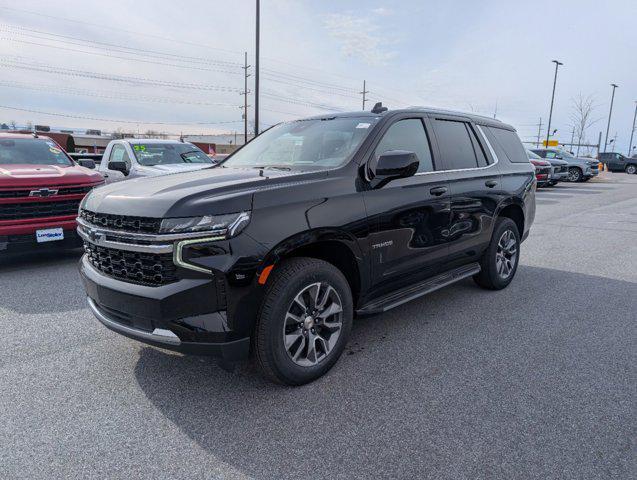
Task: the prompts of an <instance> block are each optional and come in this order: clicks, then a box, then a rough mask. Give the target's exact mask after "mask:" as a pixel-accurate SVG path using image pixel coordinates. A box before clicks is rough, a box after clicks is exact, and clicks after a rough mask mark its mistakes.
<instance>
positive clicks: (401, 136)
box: [374, 118, 434, 172]
mask: <svg viewBox="0 0 637 480" xmlns="http://www.w3.org/2000/svg"><path fill="white" fill-rule="evenodd" d="M391 150H406V151H408V152H414V153H415V154H416V155H417V156H418V160H419V162H420V163H419V165H418V172H432V171H433V170H434V167H433V162H432V159H431V149H430V148H429V139H428V138H427V133H426V132H425V126H424V125H423V123H422V120H420V119H418V118H409V119H406V120H399V121H398V122H396V123H394V124H393V125H392V126H391V127H389V129H388V130H387V132H385V135H384V136H383V138H382V139H381V141H380V142H379V143H378V146H377V147H376V150H375V151H374V155H375V156H376V158H378V157H379V156H380V155H381V154H383V153H385V152H389V151H391Z"/></svg>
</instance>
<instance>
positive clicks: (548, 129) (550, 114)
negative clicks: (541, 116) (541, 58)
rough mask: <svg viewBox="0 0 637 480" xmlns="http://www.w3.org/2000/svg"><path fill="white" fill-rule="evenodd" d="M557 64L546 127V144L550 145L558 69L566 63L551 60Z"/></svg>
mask: <svg viewBox="0 0 637 480" xmlns="http://www.w3.org/2000/svg"><path fill="white" fill-rule="evenodd" d="M551 62H553V63H554V64H555V77H554V78H553V94H552V95H551V110H550V111H549V124H548V127H547V129H546V146H547V147H548V146H549V137H550V134H551V118H552V117H553V101H554V100H555V85H557V69H558V68H559V67H560V65H564V64H563V63H562V62H560V61H559V60H551Z"/></svg>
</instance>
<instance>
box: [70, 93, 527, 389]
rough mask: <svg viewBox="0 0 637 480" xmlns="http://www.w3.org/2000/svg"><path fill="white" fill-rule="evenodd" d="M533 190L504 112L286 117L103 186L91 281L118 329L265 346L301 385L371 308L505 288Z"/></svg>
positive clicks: (272, 367) (88, 226)
mask: <svg viewBox="0 0 637 480" xmlns="http://www.w3.org/2000/svg"><path fill="white" fill-rule="evenodd" d="M535 188H536V181H535V176H534V170H533V167H532V165H531V164H530V163H529V160H528V158H527V156H526V152H525V151H524V147H523V146H522V144H521V143H520V140H519V138H518V136H517V134H516V132H515V130H514V129H513V128H512V127H510V126H508V125H506V124H504V123H501V122H499V121H496V120H493V119H490V118H485V117H479V116H475V115H469V114H461V113H453V112H448V111H438V110H432V109H424V108H414V109H408V110H397V111H386V109H385V108H383V107H382V106H380V105H376V106H375V107H374V109H373V110H372V112H371V113H367V112H355V113H339V114H331V115H325V116H321V117H314V118H308V119H304V120H299V121H292V122H286V123H282V124H279V125H277V126H275V127H273V128H271V129H269V130H267V131H266V132H264V133H262V134H261V135H260V136H259V137H257V138H256V139H254V140H253V141H251V142H250V143H248V144H247V145H245V146H244V147H243V148H241V149H240V150H238V151H237V152H235V153H234V154H232V155H231V156H229V157H228V158H227V159H225V161H224V162H223V163H221V164H220V165H219V166H217V167H213V168H210V169H207V170H200V171H196V172H187V173H179V174H174V175H166V176H161V177H153V178H147V179H135V180H131V181H128V182H121V183H118V184H112V185H107V186H106V187H103V188H102V189H100V190H99V191H96V192H94V193H92V194H89V196H88V198H87V199H86V200H85V201H84V202H83V203H82V206H81V210H80V216H79V218H78V222H79V227H78V231H79V233H80V235H81V236H82V237H83V238H84V240H85V250H86V253H85V255H84V256H83V257H82V260H81V264H80V270H81V276H82V279H83V283H84V286H85V288H86V292H87V295H88V302H89V305H90V307H91V309H92V310H93V312H94V314H95V315H96V316H97V318H98V319H99V320H100V321H101V322H102V323H103V324H104V325H105V326H107V327H108V328H110V329H112V330H114V331H116V332H119V333H121V334H123V335H126V336H128V337H131V338H134V339H137V340H140V341H142V342H146V343H149V344H152V345H156V346H160V347H164V348H168V349H172V350H177V351H180V352H186V353H199V354H209V355H217V356H220V357H222V359H224V360H225V361H234V360H238V359H241V358H244V357H246V356H248V354H249V352H252V353H253V354H254V355H255V356H256V359H257V363H258V364H259V365H260V368H261V369H262V371H263V372H264V373H265V374H266V375H267V376H268V377H269V378H270V379H272V380H274V381H277V382H281V383H286V384H291V385H298V384H302V383H306V382H309V381H312V380H314V379H316V378H317V377H319V376H321V375H323V374H324V373H325V372H326V371H327V370H328V369H329V368H331V367H332V365H333V364H334V363H335V362H336V361H337V359H338V358H339V356H340V355H341V353H342V352H343V350H344V348H345V345H346V343H347V339H348V337H349V334H350V330H351V328H352V321H353V317H354V316H356V315H368V314H375V313H379V312H384V311H386V310H389V309H391V308H394V307H396V306H399V305H402V304H403V303H405V302H408V301H410V300H413V299H415V298H418V297H420V296H422V295H425V294H427V293H429V292H432V291H434V290H436V289H438V288H441V287H444V286H446V285H449V284H451V283H454V282H457V281H459V280H461V279H463V278H467V277H473V278H474V280H475V281H476V283H477V284H478V285H480V286H482V287H484V288H487V289H492V290H498V289H502V288H504V287H506V286H507V285H508V284H509V283H510V282H511V280H512V279H513V277H514V275H515V272H516V269H517V266H518V261H519V259H520V244H521V242H522V241H523V240H524V239H525V238H526V237H527V235H528V233H529V228H530V227H531V224H532V223H533V219H534V216H535ZM381 360H382V359H379V361H381Z"/></svg>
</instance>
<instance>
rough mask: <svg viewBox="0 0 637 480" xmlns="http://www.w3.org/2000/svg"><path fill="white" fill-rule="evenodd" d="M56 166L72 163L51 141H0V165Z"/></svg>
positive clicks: (10, 139)
mask: <svg viewBox="0 0 637 480" xmlns="http://www.w3.org/2000/svg"><path fill="white" fill-rule="evenodd" d="M2 164H4V165H58V166H64V167H70V166H72V165H73V162H72V161H71V160H70V159H69V157H68V156H67V155H66V153H64V151H63V150H62V149H61V148H60V146H59V145H58V144H57V143H55V142H54V141H53V140H48V139H44V138H5V139H1V140H0V165H2Z"/></svg>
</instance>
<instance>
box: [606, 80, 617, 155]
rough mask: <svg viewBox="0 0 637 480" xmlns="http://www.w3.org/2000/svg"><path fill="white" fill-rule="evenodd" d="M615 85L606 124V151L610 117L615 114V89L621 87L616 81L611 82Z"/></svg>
mask: <svg viewBox="0 0 637 480" xmlns="http://www.w3.org/2000/svg"><path fill="white" fill-rule="evenodd" d="M610 86H611V87H613V94H612V95H611V97H610V111H609V112H608V124H607V125H606V138H605V139H604V151H606V146H607V145H608V131H609V130H610V117H611V115H612V114H613V101H614V100H615V89H616V88H617V87H619V85H615V84H614V83H611V84H610Z"/></svg>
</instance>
